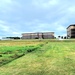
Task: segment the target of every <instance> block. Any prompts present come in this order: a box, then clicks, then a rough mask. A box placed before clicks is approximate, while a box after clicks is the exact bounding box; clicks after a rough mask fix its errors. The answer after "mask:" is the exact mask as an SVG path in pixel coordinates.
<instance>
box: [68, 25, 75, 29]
mask: <svg viewBox="0 0 75 75" xmlns="http://www.w3.org/2000/svg"><path fill="white" fill-rule="evenodd" d="M70 26H75V24H71V25H69V26H68V27H67V29H68V28H69V27H70Z"/></svg>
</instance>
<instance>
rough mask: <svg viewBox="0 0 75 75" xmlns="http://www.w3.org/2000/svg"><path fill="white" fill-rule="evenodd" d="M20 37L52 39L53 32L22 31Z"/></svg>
mask: <svg viewBox="0 0 75 75" xmlns="http://www.w3.org/2000/svg"><path fill="white" fill-rule="evenodd" d="M22 39H54V32H37V33H23V34H22Z"/></svg>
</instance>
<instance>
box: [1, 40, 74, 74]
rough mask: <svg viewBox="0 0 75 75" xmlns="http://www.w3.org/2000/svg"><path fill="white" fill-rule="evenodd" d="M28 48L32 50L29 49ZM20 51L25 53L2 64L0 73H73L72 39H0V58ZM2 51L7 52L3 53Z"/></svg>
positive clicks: (8, 56)
mask: <svg viewBox="0 0 75 75" xmlns="http://www.w3.org/2000/svg"><path fill="white" fill-rule="evenodd" d="M30 49H31V50H33V51H29V50H30ZM18 50H19V51H18ZM27 50H28V52H26V53H25V51H27ZM10 51H11V52H10ZM20 51H21V53H25V54H24V55H23V56H21V57H19V58H16V59H15V60H12V61H11V62H7V63H6V64H3V65H2V66H1V67H0V75H75V42H74V41H73V40H72V41H67V40H65V41H57V40H56V41H54V40H22V41H0V55H2V57H0V60H1V59H2V58H5V59H6V58H10V56H12V55H14V54H15V52H16V54H18V53H20ZM4 52H7V53H6V54H3V53H4ZM3 62H5V61H3Z"/></svg>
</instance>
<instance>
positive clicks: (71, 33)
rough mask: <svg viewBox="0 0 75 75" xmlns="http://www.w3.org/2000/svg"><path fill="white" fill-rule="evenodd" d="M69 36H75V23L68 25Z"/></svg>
mask: <svg viewBox="0 0 75 75" xmlns="http://www.w3.org/2000/svg"><path fill="white" fill-rule="evenodd" d="M67 37H68V38H75V24H72V25H69V26H68V27H67Z"/></svg>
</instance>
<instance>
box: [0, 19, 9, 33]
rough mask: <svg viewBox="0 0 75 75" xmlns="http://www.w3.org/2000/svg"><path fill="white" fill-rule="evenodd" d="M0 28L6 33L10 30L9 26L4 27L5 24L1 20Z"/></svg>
mask: <svg viewBox="0 0 75 75" xmlns="http://www.w3.org/2000/svg"><path fill="white" fill-rule="evenodd" d="M0 28H1V30H2V31H6V32H8V31H9V30H10V28H9V26H7V25H6V22H5V21H2V20H0Z"/></svg>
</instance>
